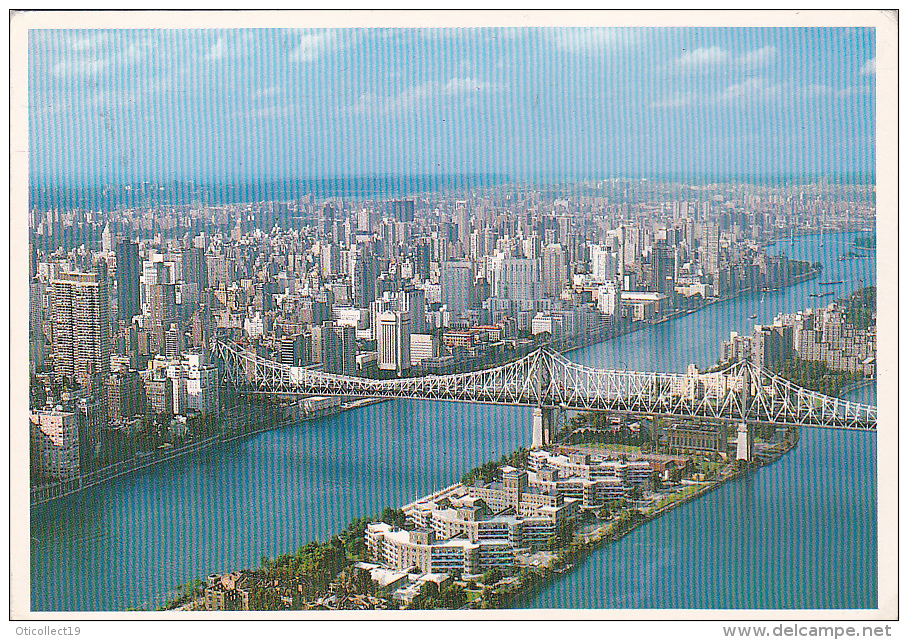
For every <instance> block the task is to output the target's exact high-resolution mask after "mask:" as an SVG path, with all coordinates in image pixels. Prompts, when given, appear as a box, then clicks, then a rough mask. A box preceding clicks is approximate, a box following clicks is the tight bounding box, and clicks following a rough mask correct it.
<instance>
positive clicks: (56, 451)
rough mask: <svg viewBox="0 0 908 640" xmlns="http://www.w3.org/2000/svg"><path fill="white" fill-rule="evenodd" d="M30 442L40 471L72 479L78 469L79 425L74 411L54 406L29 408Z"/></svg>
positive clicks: (56, 476)
mask: <svg viewBox="0 0 908 640" xmlns="http://www.w3.org/2000/svg"><path fill="white" fill-rule="evenodd" d="M30 422H31V425H30V426H31V438H32V443H33V445H34V446H35V448H36V449H37V451H38V452H39V455H40V460H41V469H42V471H43V472H44V473H45V474H46V475H48V476H50V477H52V478H55V479H57V480H72V479H73V478H77V477H78V476H79V473H80V471H81V467H80V463H79V426H78V421H77V420H76V414H75V413H71V412H68V411H63V410H61V409H60V408H59V407H58V408H57V409H50V410H39V411H32V413H31V415H30Z"/></svg>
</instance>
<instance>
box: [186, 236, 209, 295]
mask: <svg viewBox="0 0 908 640" xmlns="http://www.w3.org/2000/svg"><path fill="white" fill-rule="evenodd" d="M183 281H184V282H194V283H196V284H197V285H198V286H199V291H200V292H201V291H204V290H205V287H207V286H208V267H207V264H206V262H205V250H204V249H202V248H201V247H190V248H189V249H186V250H185V251H183Z"/></svg>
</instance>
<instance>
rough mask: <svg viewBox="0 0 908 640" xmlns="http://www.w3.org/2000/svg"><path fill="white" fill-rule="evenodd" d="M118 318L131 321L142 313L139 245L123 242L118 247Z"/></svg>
mask: <svg viewBox="0 0 908 640" xmlns="http://www.w3.org/2000/svg"><path fill="white" fill-rule="evenodd" d="M116 256H117V317H118V319H120V320H125V321H127V322H128V321H129V320H131V319H132V318H133V316H137V315H139V314H140V313H142V307H141V305H140V296H139V276H140V275H141V273H142V263H141V262H140V261H139V245H137V244H135V243H132V242H128V241H122V242H120V243H119V244H118V245H117V250H116Z"/></svg>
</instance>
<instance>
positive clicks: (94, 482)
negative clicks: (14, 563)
mask: <svg viewBox="0 0 908 640" xmlns="http://www.w3.org/2000/svg"><path fill="white" fill-rule="evenodd" d="M389 399H390V398H359V399H357V400H353V401H351V402H349V403H346V404H343V405H340V406H339V407H338V409H337V410H336V411H330V412H325V413H319V414H316V415H311V416H304V417H290V418H287V419H286V420H280V421H278V422H275V423H273V424H269V425H262V426H260V427H258V428H256V429H253V430H251V431H247V432H244V433H220V434H216V435H213V436H209V437H207V438H205V439H204V440H200V441H198V442H193V443H191V444H187V445H184V446H182V447H179V448H174V450H173V451H171V452H170V453H169V454H167V455H165V456H163V457H153V456H154V454H153V453H152V452H149V455H148V456H145V458H132V459H131V460H128V461H123V462H118V463H116V464H113V465H109V466H107V467H104V468H102V469H99V470H98V471H95V472H92V473H91V474H87V475H86V476H82V477H79V478H75V479H73V480H68V481H66V482H61V483H58V484H54V485H50V486H44V487H36V488H34V489H31V490H30V496H29V508H34V507H37V506H40V505H43V504H48V503H50V502H54V501H55V500H59V499H61V498H66V497H69V496H74V495H78V494H79V493H81V492H82V491H84V490H86V489H90V488H92V487H97V486H99V485H103V484H105V483H107V482H110V481H111V480H115V479H117V478H122V477H124V476H128V475H131V474H133V473H136V472H138V471H142V470H143V469H149V468H151V467H155V466H157V465H160V464H163V463H165V462H169V461H170V460H175V459H177V458H182V457H184V456H188V455H192V454H193V453H199V452H201V451H207V450H209V449H212V448H213V447H215V446H216V445H218V444H228V443H230V442H235V441H237V440H242V439H243V438H248V437H250V436H254V435H258V434H260V433H265V432H267V431H274V430H275V429H281V428H284V427H289V426H292V425H293V424H300V425H302V424H305V423H307V422H310V421H312V420H316V419H318V418H325V417H328V416H333V415H338V414H341V413H344V412H346V411H350V410H352V409H358V408H360V407H367V406H369V405H372V404H377V403H379V402H387V401H388V400H389ZM226 421H227V417H225V418H224V419H223V422H226ZM147 458H153V459H147ZM96 475H100V476H102V477H97V478H96V477H94V476H96ZM36 494H37V495H38V497H37V498H36V497H35V495H36ZM42 494H45V495H42Z"/></svg>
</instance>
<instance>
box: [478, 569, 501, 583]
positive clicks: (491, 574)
mask: <svg viewBox="0 0 908 640" xmlns="http://www.w3.org/2000/svg"><path fill="white" fill-rule="evenodd" d="M503 576H504V574H503V573H502V572H501V569H499V568H498V567H495V568H493V569H489V570H488V571H486V572H485V573H484V574H482V583H483V584H484V585H486V586H492V585H493V584H495V583H496V582H498V581H499V580H501V578H502V577H503Z"/></svg>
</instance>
